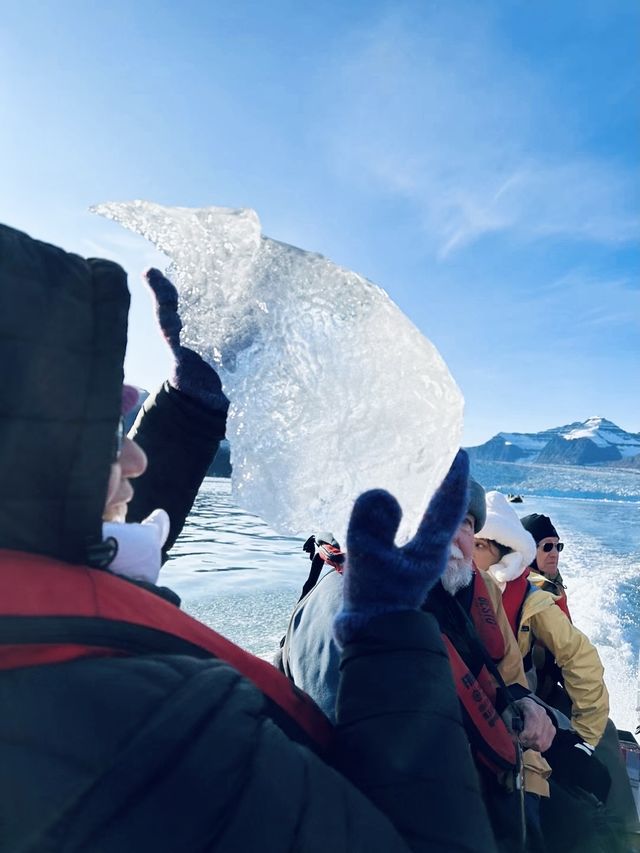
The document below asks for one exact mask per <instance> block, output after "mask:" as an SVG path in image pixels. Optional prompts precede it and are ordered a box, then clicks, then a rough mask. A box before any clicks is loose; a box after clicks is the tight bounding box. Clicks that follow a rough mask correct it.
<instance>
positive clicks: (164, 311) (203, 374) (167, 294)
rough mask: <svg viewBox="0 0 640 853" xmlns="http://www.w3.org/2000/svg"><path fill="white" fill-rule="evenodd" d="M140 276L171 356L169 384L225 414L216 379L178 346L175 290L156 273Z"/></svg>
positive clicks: (225, 405) (226, 403)
mask: <svg viewBox="0 0 640 853" xmlns="http://www.w3.org/2000/svg"><path fill="white" fill-rule="evenodd" d="M144 277H145V281H146V282H147V284H148V285H149V287H150V289H151V292H152V293H153V296H154V299H155V303H156V317H157V318H158V324H159V326H160V330H161V332H162V335H163V337H164V339H165V341H166V342H167V344H168V345H169V349H170V350H171V353H172V355H173V360H174V370H173V375H172V376H171V377H170V379H169V384H170V385H172V386H173V387H174V388H177V389H178V391H182V393H183V394H186V395H187V396H188V397H191V398H192V399H193V400H197V401H198V402H199V403H202V405H203V406H205V407H206V408H208V409H211V410H214V411H220V412H222V413H225V414H226V412H227V409H228V408H229V401H228V400H227V398H226V396H225V395H224V392H223V390H222V384H221V382H220V377H219V376H218V374H217V373H216V371H215V370H214V369H213V367H211V365H210V364H207V362H206V361H204V359H202V358H201V357H200V356H199V355H198V354H197V353H195V352H194V351H193V350H192V349H189V347H184V346H182V345H181V344H180V332H181V331H182V320H181V319H180V314H179V313H178V291H177V290H176V288H175V287H174V286H173V284H172V283H171V282H170V281H169V279H168V278H166V277H165V276H164V275H162V273H161V272H160V270H157V269H150V270H148V271H147V272H146V273H145V276H144Z"/></svg>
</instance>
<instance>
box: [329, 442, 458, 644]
mask: <svg viewBox="0 0 640 853" xmlns="http://www.w3.org/2000/svg"><path fill="white" fill-rule="evenodd" d="M468 480H469V459H468V457H467V454H466V453H465V452H464V450H460V451H459V452H458V454H457V456H456V458H455V459H454V461H453V464H452V465H451V468H450V469H449V473H448V474H447V476H446V477H445V479H444V480H443V482H442V484H441V486H440V488H439V489H438V490H437V492H436V493H435V495H434V496H433V498H432V499H431V502H430V504H429V506H428V508H427V511H426V513H425V514H424V516H423V518H422V521H421V522H420V526H419V527H418V531H417V533H416V535H415V536H414V537H413V539H412V540H411V541H410V542H408V543H407V544H406V545H404V546H403V547H401V548H399V547H397V546H396V545H395V542H394V540H395V536H396V533H397V532H398V526H399V524H400V519H401V517H402V511H401V509H400V505H399V504H398V502H397V500H396V499H395V498H394V497H393V496H392V495H390V494H389V493H388V492H386V491H384V490H382V489H375V490H373V491H370V492H365V493H364V494H363V495H360V497H359V498H358V500H357V501H356V502H355V505H354V507H353V512H352V513H351V519H350V521H349V529H348V532H347V563H346V567H345V571H344V604H343V609H342V611H341V612H340V613H339V614H338V616H337V617H336V620H335V635H336V639H337V640H338V642H339V643H340V644H341V645H345V643H348V642H351V641H352V640H353V639H355V638H356V637H357V635H358V634H359V633H360V632H361V631H362V630H363V629H365V628H366V626H367V624H368V623H369V621H370V620H371V619H372V618H374V617H375V616H379V615H382V614H384V613H393V612H396V611H401V610H417V609H419V608H420V607H421V606H422V604H423V603H424V601H425V599H426V597H427V594H428V593H429V590H430V589H431V588H432V587H433V586H434V584H435V583H436V582H437V580H438V579H439V578H440V575H441V574H442V573H443V571H444V569H445V567H446V565H447V560H448V556H449V545H450V543H451V540H452V539H453V536H454V534H455V532H456V530H457V529H458V527H459V525H460V522H461V521H462V519H463V518H464V515H465V512H466V509H467V502H468Z"/></svg>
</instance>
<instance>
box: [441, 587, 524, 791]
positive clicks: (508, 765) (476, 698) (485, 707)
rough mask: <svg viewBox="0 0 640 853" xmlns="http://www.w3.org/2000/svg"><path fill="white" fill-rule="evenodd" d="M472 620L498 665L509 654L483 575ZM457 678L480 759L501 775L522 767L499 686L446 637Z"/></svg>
mask: <svg viewBox="0 0 640 853" xmlns="http://www.w3.org/2000/svg"><path fill="white" fill-rule="evenodd" d="M471 619H472V621H473V624H474V626H475V629H476V631H477V633H478V635H479V637H480V640H481V642H482V644H483V645H484V647H485V649H486V650H487V652H488V653H489V655H490V657H491V658H492V660H494V661H495V662H496V663H498V662H499V661H501V660H502V658H503V657H504V654H505V643H504V637H503V636H502V631H501V630H500V626H499V625H498V620H497V618H496V614H495V611H494V609H493V604H492V602H491V598H490V596H489V593H488V592H487V587H486V584H485V582H484V579H483V578H482V575H481V573H480V572H478V571H476V572H474V580H473V601H472V604H471ZM442 638H443V640H444V644H445V647H446V649H447V653H448V655H449V663H450V664H451V670H452V674H453V681H454V685H455V688H456V693H457V695H458V699H459V701H460V703H461V705H462V707H463V708H464V709H465V711H466V712H467V717H468V719H469V721H470V722H471V724H472V725H473V727H474V729H475V733H476V735H477V737H475V738H473V739H472V743H473V745H474V747H475V749H474V752H475V755H476V758H477V759H478V760H480V761H482V763H483V764H485V765H486V766H487V767H489V769H491V770H493V771H494V772H495V773H497V774H500V773H502V772H503V771H505V770H509V771H515V770H517V769H518V767H519V758H518V750H517V746H516V742H515V739H514V736H513V735H512V734H511V732H510V731H509V729H508V728H507V726H506V724H505V722H504V720H503V719H502V717H501V716H500V714H499V713H498V712H497V710H496V707H495V702H496V695H497V689H498V685H497V682H496V680H495V678H494V677H493V675H492V674H491V673H490V672H489V670H488V669H487V667H486V666H483V667H482V669H481V670H480V672H479V673H478V675H477V676H474V675H473V674H472V672H471V671H470V670H469V668H468V667H467V665H466V664H465V662H464V661H463V660H462V658H461V657H460V655H459V654H458V652H457V651H456V649H455V647H454V645H453V643H452V642H451V640H450V639H449V638H448V637H447V636H446V635H444V634H443V635H442Z"/></svg>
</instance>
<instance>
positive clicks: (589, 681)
mask: <svg viewBox="0 0 640 853" xmlns="http://www.w3.org/2000/svg"><path fill="white" fill-rule="evenodd" d="M535 640H539V641H540V642H541V643H542V645H543V646H545V647H546V648H547V649H549V651H550V652H551V654H552V655H553V656H554V657H555V660H556V663H557V665H558V666H559V667H560V669H561V670H562V676H563V678H564V686H565V690H566V691H567V693H568V695H569V698H570V699H571V704H572V712H571V722H572V724H573V727H574V728H575V730H576V732H577V733H578V734H579V735H580V737H581V738H582V739H583V740H585V741H586V742H587V743H588V744H591V746H597V745H598V742H599V740H600V738H601V737H602V733H603V732H604V727H605V726H606V724H607V718H608V716H609V693H608V692H607V688H606V687H605V684H604V680H603V678H604V668H603V666H602V663H601V662H600V657H599V655H598V652H597V651H596V649H595V647H594V646H593V644H592V643H591V642H590V641H589V639H588V638H587V637H585V635H584V634H583V633H582V631H579V630H578V629H577V628H576V627H575V625H573V624H572V623H571V621H570V620H569V619H568V618H567V616H566V615H565V614H564V613H563V612H562V610H561V609H560V608H559V607H558V606H556V603H555V598H554V597H553V595H551V593H549V592H543V591H542V590H541V589H530V591H529V593H528V595H527V597H526V598H525V600H524V604H523V606H522V614H521V617H520V624H519V626H518V646H519V648H520V653H521V655H522V657H523V658H524V657H526V655H528V654H529V652H530V651H531V648H532V646H533V643H534V642H535Z"/></svg>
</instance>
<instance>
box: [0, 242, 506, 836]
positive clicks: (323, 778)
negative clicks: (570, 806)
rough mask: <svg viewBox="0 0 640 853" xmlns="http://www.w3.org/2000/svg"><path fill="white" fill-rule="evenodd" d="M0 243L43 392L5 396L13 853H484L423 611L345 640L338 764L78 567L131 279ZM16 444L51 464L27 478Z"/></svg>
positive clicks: (248, 674) (5, 744) (4, 272)
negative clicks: (12, 496)
mask: <svg viewBox="0 0 640 853" xmlns="http://www.w3.org/2000/svg"><path fill="white" fill-rule="evenodd" d="M0 248H1V250H2V251H1V253H0V283H1V284H2V288H1V290H2V298H3V305H2V308H3V312H2V324H3V325H2V327H1V328H2V334H3V340H2V344H3V348H4V349H3V354H4V356H5V358H6V363H8V364H12V365H16V375H19V376H22V377H23V378H26V377H29V378H30V379H31V380H32V381H30V382H25V384H24V385H20V384H18V385H15V384H11V383H9V386H8V387H9V388H10V390H11V392H12V393H7V391H6V388H5V389H2V391H1V393H2V396H1V397H0V401H1V411H2V415H3V419H2V421H0V424H1V428H2V435H1V436H0V437H1V438H2V439H3V441H0V447H2V448H3V456H2V460H1V461H2V464H0V476H2V478H3V482H4V483H6V482H7V477H8V476H9V475H10V480H9V482H11V484H12V486H15V487H16V488H17V489H18V491H17V495H16V500H14V501H13V502H12V503H11V505H10V506H11V511H10V512H9V511H4V512H3V515H2V517H1V519H0V520H1V522H2V523H1V524H0V708H2V713H0V850H2V851H4V850H7V851H11V853H26V851H31V852H32V853H49V851H51V853H58V851H64V853H72V851H73V853H80V851H83V852H84V853H86V851H91V853H116V851H117V853H123V851H136V853H145V852H146V851H149V853H165V851H166V853H169V851H172V852H173V851H189V853H197V852H198V851H221V852H222V853H226V852H227V851H228V853H233V852H234V851H253V850H260V851H274V853H276V851H278V853H279V851H316V850H317V851H326V850H332V851H344V852H345V853H347V851H349V853H351V851H368V853H369V852H370V851H381V853H382V851H384V853H394V851H408V850H416V851H417V850H420V851H427V850H429V851H443V853H444V851H455V850H460V851H488V850H492V845H493V842H492V838H491V834H490V830H489V827H488V823H487V819H486V815H485V813H484V809H483V806H482V803H481V800H480V797H479V793H478V788H477V779H476V776H475V772H474V770H473V766H472V763H471V757H470V755H469V751H468V747H467V743H466V738H465V735H464V731H463V729H462V726H461V723H460V718H459V712H458V704H457V700H456V697H455V693H454V690H453V684H452V681H451V678H450V674H449V667H448V661H447V658H446V655H445V653H444V650H443V648H442V644H441V640H440V637H439V634H438V630H437V627H436V624H435V621H434V620H433V619H432V618H431V617H430V616H429V615H427V614H422V613H414V612H408V613H401V614H395V615H393V616H389V617H381V618H380V619H378V620H376V621H375V622H374V623H372V624H371V625H370V628H369V632H368V633H367V634H366V635H363V636H362V637H361V638H360V639H359V642H358V643H356V644H352V645H351V646H349V647H347V649H345V658H344V663H343V672H342V680H341V687H340V690H341V693H340V706H339V709H338V722H339V725H338V728H337V730H336V733H335V739H334V742H333V752H332V753H327V754H323V755H319V754H317V753H318V749H319V748H311V746H310V744H309V743H307V742H306V738H305V736H303V735H302V733H301V729H302V728H304V727H302V726H301V725H300V724H299V721H297V720H296V719H294V718H293V717H292V716H291V714H294V712H293V711H292V712H291V714H290V715H287V714H285V712H284V710H283V709H284V708H285V707H292V705H291V703H289V704H288V703H287V702H285V701H284V700H282V701H281V702H280V704H279V703H278V702H277V701H274V698H273V693H274V690H272V689H271V688H276V689H275V693H278V692H279V693H280V694H282V692H283V691H284V690H285V689H287V690H292V689H293V688H291V687H290V686H289V685H288V682H286V680H284V678H283V677H282V676H280V674H279V673H277V672H276V671H275V670H273V669H272V668H270V667H269V666H268V665H267V664H265V663H264V662H261V661H256V659H253V658H251V656H248V655H244V656H243V654H242V653H240V652H238V650H237V649H236V647H234V646H233V645H232V644H230V643H227V642H226V641H224V640H223V639H222V640H221V639H220V638H217V636H216V635H214V634H213V632H210V631H209V630H208V629H206V628H204V626H201V625H199V624H198V623H195V621H194V620H191V619H190V617H188V616H187V615H186V614H183V613H181V612H180V611H179V610H178V609H177V608H174V607H173V606H172V605H170V604H168V603H167V602H164V601H162V600H160V599H159V598H157V597H156V596H154V595H152V594H151V593H149V592H147V591H145V590H142V589H139V588H138V587H136V586H135V585H133V584H131V583H129V582H127V581H126V580H123V579H121V578H118V577H115V576H113V575H110V574H108V573H105V572H104V571H101V570H99V569H88V568H86V566H82V565H81V563H82V561H83V560H84V558H85V556H86V554H87V551H86V548H87V543H89V545H90V546H92V547H91V549H90V552H89V553H91V554H94V553H95V547H94V546H95V534H96V531H97V530H99V527H100V516H99V512H100V506H101V502H102V500H103V496H104V494H105V491H106V482H107V476H108V470H109V464H110V455H111V450H112V443H113V431H114V429H115V425H116V421H117V416H118V408H119V383H120V382H121V376H122V344H123V339H124V327H125V317H126V302H127V300H128V295H127V294H126V288H124V287H123V281H124V278H123V273H122V271H121V270H119V268H117V267H115V266H114V265H107V266H105V267H104V270H105V276H104V277H101V276H98V275H96V269H97V268H99V264H98V263H97V262H96V264H94V265H92V264H87V263H86V262H84V261H80V259H78V258H75V257H73V256H71V257H70V256H66V255H65V254H64V253H63V252H61V251H60V250H57V249H55V248H54V247H50V246H45V245H43V244H39V243H36V242H34V241H31V240H30V239H29V238H28V237H26V236H25V235H22V234H19V233H18V232H12V231H10V230H9V229H0ZM23 290H24V293H23V292H22V291H23ZM14 299H15V302H14ZM58 299H59V300H61V301H60V304H61V305H64V306H65V311H64V312H60V311H59V310H58V308H57V300H58ZM27 305H29V308H30V310H27ZM14 309H15V310H14ZM50 318H53V322H54V329H55V330H57V334H54V333H53V331H52V333H51V334H50V335H47V337H46V340H47V353H46V354H47V357H46V358H44V356H42V354H41V352H40V349H36V355H33V358H35V359H36V362H37V365H38V371H39V372H38V371H36V372H34V371H29V370H28V369H27V367H28V365H29V364H30V362H31V359H32V346H36V347H37V346H38V341H37V336H34V335H32V334H30V333H25V332H23V326H24V324H27V325H28V324H29V323H31V324H32V325H33V328H34V329H36V330H41V331H42V332H43V333H45V332H46V329H47V323H48V322H49V319H50ZM63 320H64V321H66V322H63ZM107 320H108V321H109V322H107ZM58 357H59V358H60V359H61V364H64V370H63V369H58V368H57V367H56V368H53V367H52V369H51V371H50V372H48V364H53V363H54V362H56V359H57V358H58ZM23 363H25V364H26V365H27V367H25V364H23ZM102 391H104V399H103V398H102V393H101V392H102ZM14 395H22V396H20V399H14ZM60 400H65V401H67V402H68V403H69V405H70V406H71V411H72V414H71V416H70V415H69V414H68V409H67V407H66V406H62V405H61V404H60ZM14 413H17V417H16V422H15V423H14V422H13V416H14ZM41 424H44V425H45V426H46V435H47V439H48V444H47V446H46V447H43V446H42V437H41V434H40V432H39V429H38V425H41ZM21 430H22V431H23V432H24V438H23V440H21V441H20V442H18V437H17V433H18V432H20V431H21ZM69 430H72V434H73V441H72V442H71V445H72V446H70V444H69V440H68V437H67V436H68V431H69ZM12 441H14V442H18V443H17V444H14V445H11V442H12ZM7 443H9V446H10V447H11V449H13V450H15V448H16V446H17V447H18V448H19V450H20V451H21V452H22V453H27V454H28V453H31V454H32V456H33V458H34V459H36V458H37V459H38V460H39V463H40V464H39V465H36V464H35V462H34V464H29V465H26V466H24V465H23V472H24V477H23V482H21V481H20V479H19V478H18V477H17V476H16V475H15V471H16V470H17V469H18V468H19V464H20V461H21V460H20V459H18V460H17V462H13V461H12V457H11V454H9V453H8V451H7V449H6V447H7ZM58 451H59V452H58ZM22 461H24V460H22ZM29 461H31V457H30V458H29ZM42 466H44V467H42ZM80 486H81V487H82V488H80ZM70 494H73V495H74V496H75V495H77V496H78V500H79V499H80V496H83V499H84V501H85V503H84V504H83V505H82V506H80V505H79V504H78V502H77V500H75V498H74V501H69V500H68V496H69V495H70ZM74 512H77V513H78V517H77V518H72V519H69V518H68V517H67V516H68V515H69V514H71V515H73V513H74ZM48 513H52V514H53V521H52V520H49V521H47V518H48ZM30 518H31V519H33V522H32V523H31V524H30V523H29V519H30ZM54 521H55V523H53V522H54ZM41 528H42V529H41ZM16 530H19V531H21V535H20V538H19V539H17V538H16V536H15V531H16ZM56 531H59V532H58V535H56ZM92 537H93V538H92ZM40 554H42V555H45V556H44V557H36V556H34V555H40ZM51 557H55V558H57V561H56V560H52V559H50V558H51ZM63 583H64V587H63V586H62V584H63ZM209 636H211V638H213V639H215V642H216V644H217V648H218V649H219V650H220V653H219V654H214V653H211V652H210V651H208V650H207V649H208V646H209V642H208V638H209ZM176 648H179V650H176ZM203 649H204V651H203ZM229 661H234V662H235V663H236V665H231V664H230V663H229ZM239 670H242V671H243V672H244V675H241V674H240V671H239ZM265 670H268V672H267V673H266V674H265ZM373 673H375V677H372V674H373ZM265 679H266V681H265ZM279 679H282V681H278V680H279ZM257 685H261V686H260V687H259V686H257ZM302 704H306V703H302ZM293 706H295V702H293ZM331 764H334V765H336V766H339V768H340V770H341V771H342V772H341V773H339V772H337V771H336V770H335V769H333V767H332V766H331ZM348 777H352V778H353V779H354V780H355V781H356V783H357V785H358V786H359V788H358V787H356V785H354V784H353V783H352V782H351V781H350V780H349V778H348Z"/></svg>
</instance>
